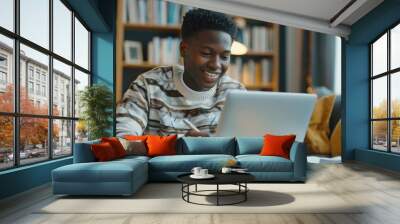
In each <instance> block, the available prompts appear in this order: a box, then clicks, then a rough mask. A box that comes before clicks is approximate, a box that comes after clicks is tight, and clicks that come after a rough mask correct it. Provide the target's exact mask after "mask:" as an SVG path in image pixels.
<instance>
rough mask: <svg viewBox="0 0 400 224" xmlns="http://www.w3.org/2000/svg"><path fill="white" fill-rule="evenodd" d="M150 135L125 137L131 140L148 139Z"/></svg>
mask: <svg viewBox="0 0 400 224" xmlns="http://www.w3.org/2000/svg"><path fill="white" fill-rule="evenodd" d="M147 137H148V135H139V136H137V135H125V136H124V139H126V140H129V141H138V140H140V141H146V139H147Z"/></svg>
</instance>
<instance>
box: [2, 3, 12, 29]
mask: <svg viewBox="0 0 400 224" xmlns="http://www.w3.org/2000/svg"><path fill="white" fill-rule="evenodd" d="M0 26H2V27H3V28H6V29H8V30H10V31H14V0H1V1H0Z"/></svg>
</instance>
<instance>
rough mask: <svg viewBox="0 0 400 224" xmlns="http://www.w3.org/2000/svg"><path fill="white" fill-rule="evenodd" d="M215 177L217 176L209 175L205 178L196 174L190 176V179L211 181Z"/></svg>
mask: <svg viewBox="0 0 400 224" xmlns="http://www.w3.org/2000/svg"><path fill="white" fill-rule="evenodd" d="M214 177H215V176H214V175H212V174H207V175H204V176H201V175H194V174H192V175H190V178H193V179H211V178H214Z"/></svg>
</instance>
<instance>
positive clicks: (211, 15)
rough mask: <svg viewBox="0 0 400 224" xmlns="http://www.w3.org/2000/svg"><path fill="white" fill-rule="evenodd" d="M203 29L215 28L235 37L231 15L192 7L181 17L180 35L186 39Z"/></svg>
mask: <svg viewBox="0 0 400 224" xmlns="http://www.w3.org/2000/svg"><path fill="white" fill-rule="evenodd" d="M203 30H217V31H223V32H225V33H228V34H229V35H230V36H231V38H232V41H233V40H234V39H236V32H237V27H236V24H235V22H234V21H233V20H232V18H231V17H229V16H227V15H225V14H222V13H218V12H213V11H209V10H205V9H192V10H190V11H188V12H187V13H186V14H185V16H184V17H183V22H182V28H181V36H182V39H187V38H189V37H191V36H193V35H194V34H195V33H197V32H200V31H203Z"/></svg>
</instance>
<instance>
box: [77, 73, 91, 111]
mask: <svg viewBox="0 0 400 224" xmlns="http://www.w3.org/2000/svg"><path fill="white" fill-rule="evenodd" d="M86 86H89V75H88V74H86V73H83V72H81V71H80V70H78V69H75V117H79V116H80V114H81V108H80V106H79V102H80V100H79V95H80V92H81V91H82V90H84V89H85V87H86Z"/></svg>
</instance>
